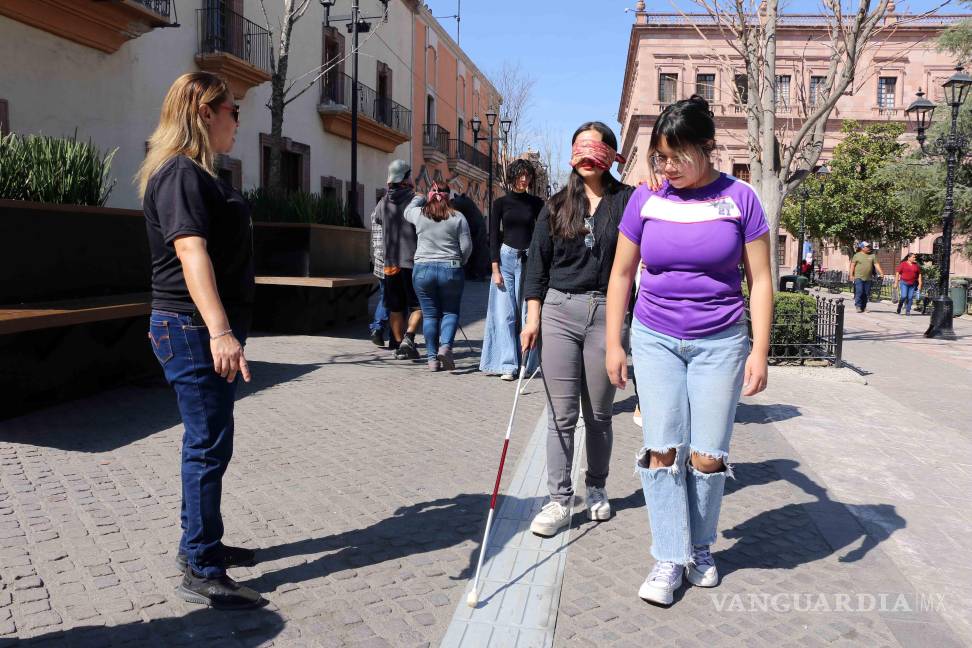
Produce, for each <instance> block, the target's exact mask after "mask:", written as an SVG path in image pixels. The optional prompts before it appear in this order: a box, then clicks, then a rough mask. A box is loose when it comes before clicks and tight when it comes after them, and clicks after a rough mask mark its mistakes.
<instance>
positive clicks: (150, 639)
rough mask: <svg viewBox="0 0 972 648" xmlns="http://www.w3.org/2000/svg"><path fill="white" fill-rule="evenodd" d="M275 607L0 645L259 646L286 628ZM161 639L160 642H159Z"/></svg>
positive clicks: (0, 644) (0, 643) (203, 612)
mask: <svg viewBox="0 0 972 648" xmlns="http://www.w3.org/2000/svg"><path fill="white" fill-rule="evenodd" d="M284 625H285V623H284V620H283V618H282V617H281V616H280V615H279V614H278V613H277V612H274V611H273V610H269V609H267V608H258V609H255V610H241V611H233V612H230V611H218V610H213V609H210V608H202V609H199V610H195V611H193V612H190V613H189V614H187V615H185V616H182V617H174V618H167V619H154V620H152V621H148V622H138V623H126V624H124V625H120V626H111V627H104V626H78V627H76V628H71V629H70V630H58V631H56V632H50V633H47V634H43V635H39V636H37V637H33V638H31V639H23V640H18V639H0V648H7V647H8V646H9V647H11V648H12V647H13V646H18V647H20V646H24V647H26V646H30V647H32V648H33V647H35V646H36V647H38V648H39V647H40V646H50V647H51V648H54V647H55V646H57V647H61V646H78V647H82V646H83V647H87V646H115V645H121V644H125V645H142V646H146V645H163V646H175V645H178V646H189V645H196V646H215V645H219V646H239V647H242V648H251V647H252V648H256V646H263V645H266V644H267V643H268V642H270V641H272V640H273V639H274V638H275V637H277V635H279V634H280V632H281V631H282V630H283V628H284ZM156 640H158V641H156Z"/></svg>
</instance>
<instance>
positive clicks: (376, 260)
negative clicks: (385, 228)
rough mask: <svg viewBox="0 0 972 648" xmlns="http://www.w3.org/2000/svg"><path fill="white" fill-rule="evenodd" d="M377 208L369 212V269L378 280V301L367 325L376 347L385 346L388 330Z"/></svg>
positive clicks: (382, 256)
mask: <svg viewBox="0 0 972 648" xmlns="http://www.w3.org/2000/svg"><path fill="white" fill-rule="evenodd" d="M377 211H378V210H377V207H376V208H375V210H374V211H372V212H371V267H372V272H373V273H374V275H375V276H376V277H377V278H378V299H377V302H376V303H375V316H374V318H373V319H372V321H371V324H369V325H368V330H369V333H370V336H371V341H372V342H374V343H375V345H376V346H380V347H383V346H385V331H386V330H387V328H388V309H386V308H385V243H384V241H385V239H384V236H383V235H382V229H381V223H379V222H377V221H376V220H375V215H376V214H377Z"/></svg>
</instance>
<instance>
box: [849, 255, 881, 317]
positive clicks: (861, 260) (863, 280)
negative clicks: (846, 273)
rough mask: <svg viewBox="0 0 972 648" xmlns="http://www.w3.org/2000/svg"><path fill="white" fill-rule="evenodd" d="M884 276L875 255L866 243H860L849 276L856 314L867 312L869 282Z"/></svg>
mask: <svg viewBox="0 0 972 648" xmlns="http://www.w3.org/2000/svg"><path fill="white" fill-rule="evenodd" d="M883 274H884V270H882V269H881V264H880V263H878V260H877V255H876V254H874V250H873V249H872V248H871V244H870V243H869V242H867V241H861V248H860V250H859V251H858V252H857V254H855V255H854V258H852V259H851V266H850V276H851V277H853V278H854V305H855V306H857V312H858V313H863V312H864V311H865V310H867V302H868V301H869V300H870V298H871V282H872V281H874V279H876V278H877V279H879V278H880V277H881V275H883Z"/></svg>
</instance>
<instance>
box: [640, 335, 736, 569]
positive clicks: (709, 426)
mask: <svg viewBox="0 0 972 648" xmlns="http://www.w3.org/2000/svg"><path fill="white" fill-rule="evenodd" d="M631 353H632V356H633V358H634V368H635V376H636V378H637V380H638V398H639V400H640V403H641V411H642V412H643V419H644V423H643V426H644V428H643V430H644V439H645V441H644V447H643V448H642V449H641V451H640V452H639V453H638V457H637V463H636V471H637V473H639V474H640V476H641V483H642V486H643V487H644V491H645V502H647V505H648V519H649V523H650V525H651V539H652V544H651V555H652V556H654V558H655V559H656V560H670V561H672V562H675V563H678V564H680V565H684V564H687V563H688V562H689V561H690V560H691V558H692V545H711V544H713V543H714V542H715V540H716V532H717V527H718V524H719V509H720V508H721V506H722V494H723V492H724V490H725V486H726V478H727V477H732V467H731V466H730V465H729V439H730V437H731V436H732V426H733V421H734V420H735V416H736V405H737V404H738V402H739V396H740V394H741V393H742V384H743V374H744V371H745V364H746V357H747V356H748V354H749V335H748V333H747V330H746V324H745V321H742V322H740V323H738V324H733V325H732V326H730V327H729V328H728V329H726V330H724V331H721V332H719V333H716V334H715V335H712V336H709V337H706V338H702V339H697V340H680V339H678V338H674V337H671V336H668V335H664V334H662V333H658V332H656V331H653V330H651V329H649V328H648V327H646V326H645V325H644V324H642V323H641V322H639V321H637V320H635V322H634V323H633V324H632V327H631ZM672 448H674V449H675V452H676V454H675V463H674V464H673V465H672V466H670V467H666V468H648V465H649V463H648V462H649V451H655V452H661V453H665V452H667V451H669V450H671V449H672ZM690 451H691V452H696V453H698V454H700V455H704V456H707V457H713V458H717V459H722V460H723V463H724V464H725V470H724V471H720V472H715V473H702V472H699V471H697V470H694V469H693V468H692V466H691V464H690V462H689V456H690Z"/></svg>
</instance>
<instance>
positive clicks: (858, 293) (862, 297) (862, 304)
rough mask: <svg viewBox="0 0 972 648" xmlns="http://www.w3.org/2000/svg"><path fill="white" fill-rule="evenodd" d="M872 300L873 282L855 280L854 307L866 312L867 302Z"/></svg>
mask: <svg viewBox="0 0 972 648" xmlns="http://www.w3.org/2000/svg"><path fill="white" fill-rule="evenodd" d="M870 298H871V281H870V279H868V280H866V281H865V280H864V279H855V280H854V305H855V306H857V307H858V308H860V309H861V310H864V309H865V308H867V302H868V300H869V299H870Z"/></svg>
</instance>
